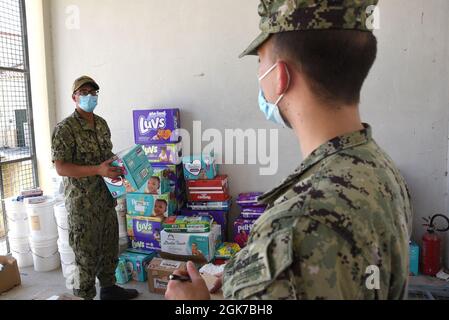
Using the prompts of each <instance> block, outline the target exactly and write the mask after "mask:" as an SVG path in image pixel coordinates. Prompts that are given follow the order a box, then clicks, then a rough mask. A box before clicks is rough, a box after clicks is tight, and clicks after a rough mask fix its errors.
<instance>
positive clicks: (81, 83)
mask: <svg viewBox="0 0 449 320" xmlns="http://www.w3.org/2000/svg"><path fill="white" fill-rule="evenodd" d="M86 84H91V85H92V86H93V87H94V89H95V90H100V86H99V85H98V84H97V83H96V82H95V80H94V79H92V78H91V77H88V76H82V77H80V78H78V79H76V80H75V82H74V83H73V87H72V93H75V92H76V91H78V90H79V89H80V88H81V87H82V86H84V85H86Z"/></svg>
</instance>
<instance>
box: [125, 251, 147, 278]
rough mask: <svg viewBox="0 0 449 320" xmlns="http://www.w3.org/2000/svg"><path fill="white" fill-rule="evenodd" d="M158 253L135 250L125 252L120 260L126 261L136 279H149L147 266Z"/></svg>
mask: <svg viewBox="0 0 449 320" xmlns="http://www.w3.org/2000/svg"><path fill="white" fill-rule="evenodd" d="M155 255H156V253H152V254H143V253H134V252H125V253H123V254H122V255H121V256H120V258H119V260H120V259H121V260H124V261H126V266H127V269H128V270H130V271H131V274H132V278H133V280H135V281H139V282H145V281H147V266H148V265H149V264H150V262H151V260H153V258H154V257H155Z"/></svg>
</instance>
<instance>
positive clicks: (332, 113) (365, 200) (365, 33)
mask: <svg viewBox="0 0 449 320" xmlns="http://www.w3.org/2000/svg"><path fill="white" fill-rule="evenodd" d="M375 5H377V0H334V1H332V0H321V1H319V0H261V3H260V6H259V14H260V15H261V17H262V21H261V30H262V34H261V35H260V36H259V37H258V38H257V39H256V40H255V41H254V42H253V43H252V44H251V45H250V47H249V48H248V49H247V50H246V51H245V52H244V53H243V54H242V56H245V55H248V54H251V55H254V54H259V57H260V67H259V68H260V70H259V74H260V75H261V76H260V84H261V93H260V96H259V104H260V107H261V110H262V111H263V112H264V113H265V115H266V116H267V119H270V120H273V121H274V122H276V123H278V124H281V125H284V126H287V127H291V128H292V129H293V130H294V131H295V133H296V135H297V137H298V139H299V141H300V142H301V148H302V153H303V157H304V159H305V160H304V162H303V163H302V164H301V166H300V167H299V168H298V169H297V170H295V172H294V173H293V174H292V175H290V176H289V177H288V178H287V179H285V180H284V181H283V182H282V183H281V184H280V185H279V186H278V187H276V188H275V189H274V190H272V191H270V192H268V193H266V194H265V195H264V196H262V197H261V198H260V199H259V201H260V202H261V203H264V204H268V206H269V207H268V210H267V211H266V212H265V213H264V215H263V216H262V217H261V218H260V219H259V220H258V221H257V222H256V224H255V226H254V227H253V229H252V231H251V235H250V239H249V242H248V246H247V247H246V248H244V249H243V250H242V251H241V252H240V253H239V254H237V255H236V256H235V257H234V258H233V259H231V261H230V262H229V263H228V264H227V265H226V267H225V272H224V274H223V277H222V278H220V279H219V281H217V284H216V287H215V288H214V289H213V290H212V291H214V290H216V289H218V288H219V287H221V283H222V284H223V286H222V288H223V292H224V296H225V297H226V298H228V299H237V300H242V299H282V300H284V299H285V300H287V299H404V298H406V293H407V279H408V242H409V237H410V231H411V221H412V219H411V215H412V208H411V204H410V195H409V192H408V189H407V186H406V183H405V181H404V179H403V177H402V176H401V174H400V173H399V171H398V169H397V168H396V167H395V165H394V163H393V161H392V160H391V159H390V157H389V156H388V155H387V154H386V153H385V152H384V151H383V150H382V149H381V148H380V147H379V146H378V145H377V143H376V142H375V141H374V140H373V137H372V128H371V127H370V126H369V125H368V124H362V122H361V120H360V115H359V112H358V105H359V101H360V89H361V86H362V84H363V81H364V80H365V78H366V76H367V75H368V72H369V69H370V68H371V66H372V64H373V62H374V60H375V55H376V52H377V43H376V42H375V37H374V36H373V35H372V32H371V31H372V30H371V24H370V23H371V22H372V21H370V19H371V16H370V13H372V12H373V9H374V7H373V6H375ZM340 31H344V32H340ZM323 39H324V40H323ZM326 39H327V40H326ZM329 39H330V40H329ZM326 41H327V43H326ZM358 54H359V55H358ZM298 56H299V58H298V59H295V58H297V57H298ZM298 60H299V61H298ZM273 63H275V65H274V66H273V67H271V68H270V66H271V65H272V64H273ZM354 83H355V84H354ZM270 85H271V86H270ZM348 88H349V89H348ZM351 92H352V94H351ZM348 93H349V94H348ZM265 97H266V98H265ZM266 100H268V101H276V103H270V102H268V101H266ZM188 273H189V275H190V277H191V278H192V283H181V282H179V281H171V282H170V283H169V287H168V291H167V295H166V296H167V298H169V299H208V298H209V294H208V292H207V288H206V287H205V283H204V282H203V281H202V280H201V278H200V277H199V276H198V273H197V270H196V269H195V267H194V266H193V265H192V264H191V263H189V266H188Z"/></svg>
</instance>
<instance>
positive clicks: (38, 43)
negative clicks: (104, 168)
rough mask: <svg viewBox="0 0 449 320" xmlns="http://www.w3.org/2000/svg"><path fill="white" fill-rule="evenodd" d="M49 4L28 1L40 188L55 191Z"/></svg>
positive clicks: (26, 5)
mask: <svg viewBox="0 0 449 320" xmlns="http://www.w3.org/2000/svg"><path fill="white" fill-rule="evenodd" d="M48 5H49V2H48V1H43V0H31V1H30V0H27V1H25V9H26V14H27V32H28V46H29V59H30V80H31V83H32V90H31V93H32V97H31V99H32V105H33V120H34V132H35V144H36V158H37V167H38V173H39V175H38V176H39V185H40V186H41V188H43V190H47V191H48V190H52V185H51V175H52V172H51V169H52V167H53V165H52V163H51V154H50V152H49V150H50V149H51V139H50V137H51V131H52V128H53V127H54V125H55V123H56V112H55V103H54V98H55V93H54V91H53V90H54V85H53V71H52V68H53V63H52V61H51V56H52V52H51V38H52V37H51V32H50V28H49V27H50V24H49V23H46V22H48V21H49V13H50V10H49V7H48Z"/></svg>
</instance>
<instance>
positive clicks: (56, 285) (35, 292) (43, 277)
mask: <svg viewBox="0 0 449 320" xmlns="http://www.w3.org/2000/svg"><path fill="white" fill-rule="evenodd" d="M20 275H21V280H22V285H21V286H19V287H16V288H14V289H12V290H11V291H9V292H6V293H4V294H2V295H0V300H33V299H37V300H45V299H48V298H50V297H52V296H54V295H57V296H59V295H62V294H64V293H68V294H71V293H72V292H71V291H70V290H68V289H67V288H66V287H65V279H64V277H63V276H62V270H60V269H59V270H56V271H52V272H44V273H38V272H35V271H34V269H33V268H24V269H22V270H20ZM123 287H126V288H129V289H137V290H138V291H139V292H140V296H139V297H138V298H137V299H136V300H163V299H164V297H163V296H161V295H155V294H152V293H150V292H149V290H148V284H147V283H139V282H130V283H128V284H126V285H124V286H123ZM97 291H99V290H98V288H97ZM96 299H98V296H97V298H96Z"/></svg>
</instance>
